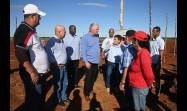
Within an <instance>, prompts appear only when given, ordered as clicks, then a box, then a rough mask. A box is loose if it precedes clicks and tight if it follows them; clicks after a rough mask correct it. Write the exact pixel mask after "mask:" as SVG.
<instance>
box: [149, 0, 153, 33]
mask: <svg viewBox="0 0 187 111" xmlns="http://www.w3.org/2000/svg"><path fill="white" fill-rule="evenodd" d="M151 8H152V7H151V0H149V34H150V36H151V22H152V21H151V14H152V13H151Z"/></svg>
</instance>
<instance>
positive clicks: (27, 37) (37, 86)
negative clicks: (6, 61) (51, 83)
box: [14, 4, 49, 111]
mask: <svg viewBox="0 0 187 111" xmlns="http://www.w3.org/2000/svg"><path fill="white" fill-rule="evenodd" d="M23 14H24V21H23V22H22V23H21V24H20V25H19V27H18V28H17V29H16V32H15V34H14V45H15V55H16V57H17V59H18V61H19V74H20V77H21V79H22V81H23V84H24V88H25V106H26V109H25V111H30V110H32V111H41V106H42V104H43V103H44V102H45V95H44V93H45V80H46V79H47V75H48V71H49V62H48V58H47V53H46V52H45V50H44V47H43V46H42V44H41V42H40V40H39V38H38V36H37V33H36V29H35V27H36V26H38V25H39V21H40V16H45V15H46V14H45V13H44V12H42V11H40V10H39V9H38V7H37V6H36V5H34V4H27V5H26V6H25V7H24V9H23Z"/></svg>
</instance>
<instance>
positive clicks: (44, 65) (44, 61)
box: [14, 22, 49, 73]
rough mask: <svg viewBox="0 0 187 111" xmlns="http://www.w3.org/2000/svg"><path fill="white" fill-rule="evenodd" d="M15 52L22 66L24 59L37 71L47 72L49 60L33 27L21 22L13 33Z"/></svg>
mask: <svg viewBox="0 0 187 111" xmlns="http://www.w3.org/2000/svg"><path fill="white" fill-rule="evenodd" d="M14 45H15V54H16V57H17V59H18V61H19V63H20V67H22V68H23V63H24V62H25V61H30V62H31V64H32V65H33V66H34V68H35V69H36V70H37V71H38V73H47V72H48V70H49V61H48V57H47V53H46V52H45V49H44V47H43V46H42V44H41V41H40V39H39V37H38V36H37V33H36V32H35V29H34V28H32V27H31V26H29V25H28V24H27V23H25V22H22V23H21V25H20V26H19V27H18V28H17V29H16V32H15V34H14Z"/></svg>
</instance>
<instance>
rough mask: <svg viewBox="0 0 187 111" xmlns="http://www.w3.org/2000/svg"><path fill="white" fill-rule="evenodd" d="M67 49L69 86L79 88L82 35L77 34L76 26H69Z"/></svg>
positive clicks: (65, 39) (66, 41) (66, 39)
mask: <svg viewBox="0 0 187 111" xmlns="http://www.w3.org/2000/svg"><path fill="white" fill-rule="evenodd" d="M64 44H65V46H66V51H67V57H68V61H67V71H68V81H69V88H78V81H79V75H78V67H79V60H80V37H78V36H77V35H76V26H75V25H70V26H69V34H68V35H67V36H65V38H64Z"/></svg>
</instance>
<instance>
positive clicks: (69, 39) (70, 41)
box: [63, 34, 80, 60]
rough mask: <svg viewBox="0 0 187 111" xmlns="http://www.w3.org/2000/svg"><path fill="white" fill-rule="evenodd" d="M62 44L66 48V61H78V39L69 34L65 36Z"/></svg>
mask: <svg viewBox="0 0 187 111" xmlns="http://www.w3.org/2000/svg"><path fill="white" fill-rule="evenodd" d="M63 40H64V44H65V46H66V51H67V57H68V60H79V59H80V38H79V37H78V36H76V35H75V36H72V35H71V34H69V35H67V36H65V38H64V39H63Z"/></svg>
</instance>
